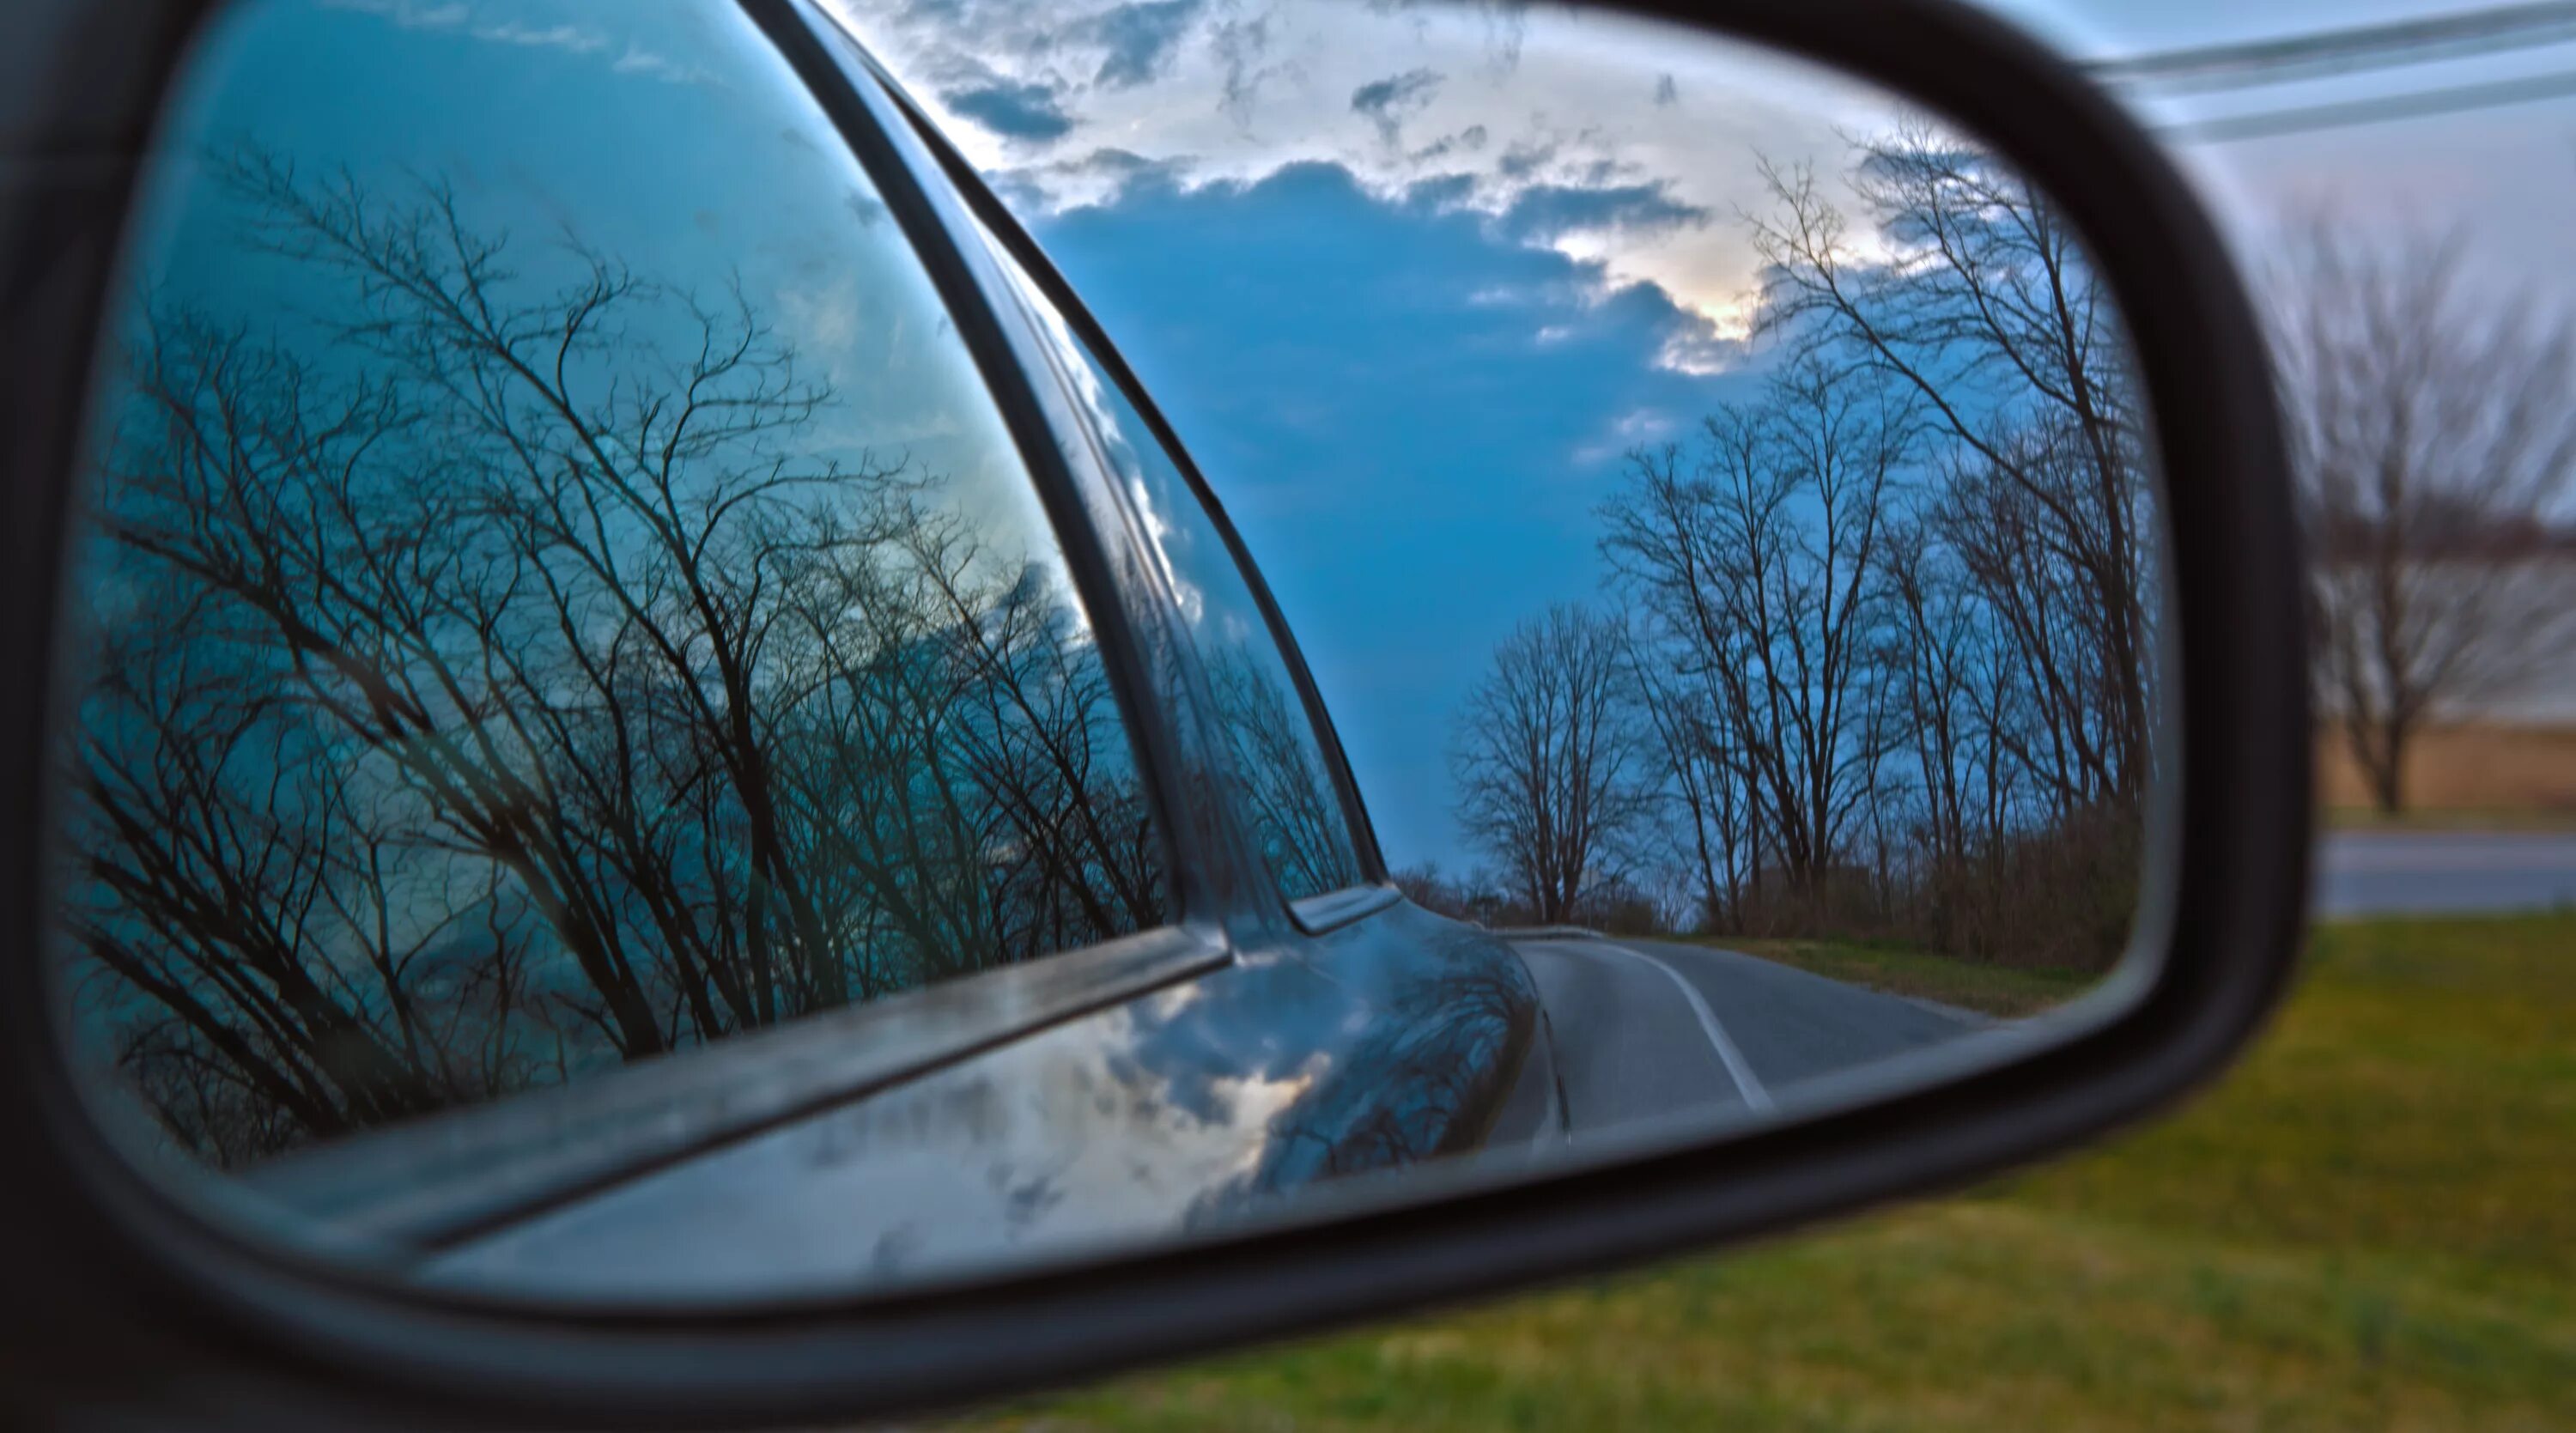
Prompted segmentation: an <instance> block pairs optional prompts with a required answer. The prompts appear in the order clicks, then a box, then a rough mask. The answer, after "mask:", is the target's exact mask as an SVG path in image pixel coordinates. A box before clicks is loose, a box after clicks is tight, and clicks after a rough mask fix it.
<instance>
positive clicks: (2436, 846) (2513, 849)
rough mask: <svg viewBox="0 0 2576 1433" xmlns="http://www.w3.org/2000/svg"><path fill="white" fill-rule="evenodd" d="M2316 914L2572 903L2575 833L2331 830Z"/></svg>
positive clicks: (2320, 864)
mask: <svg viewBox="0 0 2576 1433" xmlns="http://www.w3.org/2000/svg"><path fill="white" fill-rule="evenodd" d="M2315 875H2316V884H2315V895H2314V899H2315V902H2316V906H2315V909H2316V913H2317V914H2318V915H2320V916H2362V915H2397V914H2403V913H2408V912H2423V913H2426V914H2436V913H2443V914H2458V913H2463V912H2469V911H2510V910H2546V909H2548V908H2549V907H2551V906H2555V905H2563V904H2576V831H2335V832H2329V833H2328V834H2327V835H2326V836H2325V837H2324V838H2323V839H2322V840H2320V841H2319V842H2318V843H2317V855H2316V872H2315Z"/></svg>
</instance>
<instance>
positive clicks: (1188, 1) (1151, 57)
mask: <svg viewBox="0 0 2576 1433" xmlns="http://www.w3.org/2000/svg"><path fill="white" fill-rule="evenodd" d="M1205 4H1206V0H1155V3H1149V4H1139V5H1121V6H1119V7H1118V8H1116V9H1114V10H1109V11H1105V12H1103V13H1102V14H1100V15H1097V16H1094V17H1093V18H1092V19H1090V20H1088V21H1086V22H1085V23H1084V24H1083V27H1082V29H1083V35H1084V38H1087V39H1089V40H1091V41H1092V42H1093V43H1095V44H1097V45H1099V46H1100V47H1101V48H1103V49H1105V50H1107V51H1108V52H1109V53H1108V55H1107V56H1106V57H1105V58H1103V59H1102V60H1101V62H1100V70H1099V73H1097V74H1095V75H1093V76H1092V83H1094V84H1099V85H1107V86H1110V87H1111V88H1120V87H1124V86H1127V85H1141V84H1143V83H1145V82H1146V81H1147V80H1150V79H1152V78H1154V77H1155V76H1156V75H1157V74H1160V73H1161V72H1162V68H1163V62H1164V61H1165V60H1168V59H1170V58H1171V54H1172V49H1173V47H1174V46H1176V45H1178V44H1179V43H1180V40H1181V36H1182V35H1184V34H1186V33H1188V31H1189V28H1190V22H1191V21H1192V20H1194V19H1196V18H1198V13H1199V11H1200V10H1201V9H1203V8H1205Z"/></svg>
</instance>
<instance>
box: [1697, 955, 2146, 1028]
mask: <svg viewBox="0 0 2576 1433" xmlns="http://www.w3.org/2000/svg"><path fill="white" fill-rule="evenodd" d="M1678 938H1679V939H1682V940H1690V941H1694V942H1696V943H1698V944H1703V945H1719V946H1724V947H1725V948H1726V949H1728V950H1740V951H1743V952H1744V953H1746V954H1747V955H1758V956H1761V957H1762V958H1763V959H1765V960H1776V961H1778V962H1780V963H1781V964H1783V965H1794V966H1796V967H1798V968H1799V969H1801V970H1812V971H1814V972H1815V973H1816V974H1818V975H1828V976H1831V977H1833V978H1834V979H1836V980H1841V981H1847V982H1849V983H1851V984H1853V985H1860V986H1866V987H1868V988H1869V989H1871V990H1881V991H1885V992H1887V993H1888V994H1890V995H1908V996H1912V997H1914V998H1915V999H1918V1000H1937V1001H1939V1002H1941V1003H1942V1004H1944V1005H1956V1006H1959V1007H1960V1008H1962V1009H1966V1010H1976V1011H1981V1012H1983V1013H1985V1014H1988V1015H1994V1016H1999V1017H2003V1018H2006V1019H2010V1018H2012V1017H2014V1016H2019V1015H2035V1014H2037V1013H2039V1012H2040V1011H2042V1010H2047V1009H2050V1008H2052V1007H2055V1006H2058V1005H2063V1004H2065V1003H2066V1002H2067V1001H2069V1000H2072V999H2074V998H2075V997H2076V996H2078V995H2081V994H2083V993H2084V992H2085V991H2087V990H2090V989H2092V988H2093V987H2094V986H2095V985H2097V984H2099V983H2101V979H2102V977H2101V976H2100V975H2098V974H2086V973H2085V972H2083V971H2080V970H2017V969H2012V968H2009V967H2006V966H2000V965H1977V964H1973V963H1971V962H1968V961H1964V960H1952V959H1950V958H1949V957H1947V956H1940V955H1927V954H1925V953H1923V952H1921V951H1917V950H1907V949H1905V948H1903V947H1901V946H1891V945H1878V944H1873V943H1870V942H1866V941H1840V940H1744V939H1737V938H1734V937H1729V938H1726V939H1723V940H1716V939H1711V940H1699V939H1698V938H1697V937H1693V936H1682V937H1678ZM1665 939H1675V937H1669V936H1668V937H1665Z"/></svg>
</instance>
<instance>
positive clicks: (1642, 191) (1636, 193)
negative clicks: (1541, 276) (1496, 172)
mask: <svg viewBox="0 0 2576 1433" xmlns="http://www.w3.org/2000/svg"><path fill="white" fill-rule="evenodd" d="M1710 217H1711V216H1710V214H1709V211H1708V210H1706V209H1704V208H1702V207H1700V206H1699V205H1697V204H1690V203H1685V202H1683V201H1682V200H1680V199H1676V198H1674V197H1673V193H1672V186H1671V185H1669V184H1667V183H1665V182H1664V181H1662V180H1656V181H1655V182H1653V183H1651V184H1620V185H1612V186H1609V187H1606V188H1597V189H1587V188H1578V187H1576V186H1573V185H1566V184H1533V185H1531V186H1529V187H1528V188H1526V189H1523V190H1521V191H1520V192H1519V193H1518V194H1516V195H1514V196H1513V198H1512V201H1511V204H1510V206H1509V207H1508V208H1506V209H1504V210H1503V213H1502V217H1501V219H1500V220H1499V221H1498V222H1499V224H1500V226H1501V228H1502V231H1503V232H1504V233H1506V234H1509V235H1511V236H1512V237H1514V238H1517V239H1520V240H1522V241H1523V242H1527V243H1546V242H1549V241H1551V240H1554V239H1559V238H1562V237H1564V236H1565V235H1567V234H1577V233H1602V232H1607V231H1612V230H1616V231H1622V232H1626V233H1631V234H1637V233H1654V232H1658V231H1661V230H1667V229H1680V228H1690V229H1696V228H1700V227H1701V226H1703V225H1705V224H1707V223H1708V221H1709V218H1710Z"/></svg>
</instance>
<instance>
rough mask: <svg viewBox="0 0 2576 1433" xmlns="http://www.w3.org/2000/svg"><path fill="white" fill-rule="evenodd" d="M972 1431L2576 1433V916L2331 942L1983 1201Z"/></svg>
mask: <svg viewBox="0 0 2576 1433" xmlns="http://www.w3.org/2000/svg"><path fill="white" fill-rule="evenodd" d="M960 1426H961V1427H967V1428H975V1429H983V1430H1002V1429H1012V1430H1038V1429H1046V1430H1054V1433H1147V1430H1153V1433H1161V1430H1184V1429H1186V1430H1191V1433H1200V1430H1210V1433H1292V1430H1294V1433H1317V1431H1318V1430H1330V1433H1375V1430H1390V1433H1395V1430H1400V1433H1447V1430H1469V1429H1474V1430H1484V1429H1518V1430H1557V1429H1565V1430H1578V1429H1579V1430H1622V1429H1654V1430H1663V1429H1695V1428H1726V1429H1741V1430H1772V1429H1780V1430H1828V1429H1831V1430H1879V1429H1887V1430H1898V1429H1903V1430H1934V1433H1938V1430H1962V1433H1995V1430H1998V1429H2023V1428H2030V1429H2041V1428H2044V1429H2051V1430H2096V1429H2099V1430H2131V1429H2135V1430H2148V1429H2169V1428H2222V1429H2265V1430H2284V1431H2285V1433H2299V1430H2311V1429H2314V1430H2336V1433H2341V1430H2349V1429H2426V1430H2432V1429H2442V1430H2449V1429H2511V1430H2519V1429H2531V1430H2540V1429H2565V1428H2571V1427H2576V918H2570V917H2566V916H2554V917H2532V918H2518V919H2507V920H2490V921H2447V922H2390V923H2374V924H2367V925H2351V926H2341V927H2330V928H2328V929H2327V930H2325V931H2324V932H2323V933H2322V934H2321V935H2320V936H2319V938H2318V941H2317V949H2316V952H2315V956H2314V959H2313V961H2312V962H2311V965H2310V967H2309V969H2308V971H2307V973H2306V975H2305V976H2304V978H2303V980H2302V984H2301V988H2300V990H2299V992H2298V994H2297V995H2296V997H2295V998H2294V999H2293V1001H2292V1002H2291V1004H2290V1006H2289V1008H2288V1010H2287V1011H2286V1012H2285V1014H2284V1016H2283V1018H2282V1019H2281V1021H2280V1023H2279V1025H2278V1027H2277V1028H2276V1029H2275V1030H2273V1031H2272V1032H2271V1033H2270V1034H2269V1035H2268V1036H2267V1037H2266V1038H2265V1039H2264V1041H2263V1043H2262V1044H2261V1046H2260V1047H2259V1048H2258V1049H2257V1050H2256V1051H2255V1052H2254V1054H2253V1055H2252V1056H2251V1057H2250V1058H2249V1059H2248V1061H2247V1062H2246V1063H2245V1065H2244V1066H2243V1067H2242V1068H2241V1069H2239V1070H2238V1071H2237V1072H2235V1073H2234V1074H2233V1075H2231V1076H2230V1077H2229V1078H2228V1079H2227V1081H2226V1082H2225V1083H2224V1084H2223V1085H2221V1086H2220V1087H2219V1088H2218V1089H2217V1090H2216V1091H2214V1092H2213V1093H2211V1094H2210V1095H2209V1096H2208V1097H2207V1098H2205V1099H2203V1100H2201V1101H2199V1102H2198V1103H2196V1104H2194V1105H2192V1106H2191V1107H2190V1109H2189V1110H2188V1111H2187V1112H2185V1113H2184V1114H2183V1115H2181V1116H2180V1117H2179V1118H2177V1119H2174V1120H2172V1121H2170V1122H2167V1123H2163V1124H2159V1125H2156V1126H2154V1127H2152V1128H2150V1129H2147V1130H2145V1131H2143V1132H2141V1133H2138V1134H2134V1135H2131V1136H2127V1137H2125V1138H2122V1139H2119V1140H2117V1141H2116V1142H2114V1143H2112V1144H2109V1145H2108V1146H2106V1147H2104V1148H2102V1149H2100V1150H2098V1151H2096V1152H2094V1153H2091V1154H2088V1155H2084V1156H2081V1157H2078V1158H2075V1159H2071V1160H2068V1161H2064V1162H2061V1163H2059V1164H2056V1165H2053V1166H2050V1167H2048V1168H2044V1169H2041V1170H2038V1171H2035V1172H2032V1173H2029V1174H2026V1175H2022V1176H2019V1177H2017V1178H2015V1179H2012V1180H2010V1181H2008V1182H2005V1183H2003V1184H2000V1185H1996V1186H1992V1187H1989V1188H1986V1189H1983V1190H1980V1191H1978V1192H1976V1193H1974V1194H1971V1195H1967V1196H1964V1197H1960V1198H1955V1199H1951V1200H1948V1201H1946V1202H1942V1203H1938V1204H1933V1205H1929V1206H1922V1207H1917V1208H1913V1209H1908V1210H1902V1211H1898V1212H1894V1213H1890V1214H1885V1215H1880V1216H1877V1217H1874V1218H1871V1219H1868V1220H1865V1221H1863V1222H1860V1223H1856V1224H1852V1225H1847V1226H1843V1227H1841V1228H1840V1229H1838V1230H1837V1231H1835V1232H1833V1233H1831V1234H1829V1235H1824V1236H1817V1237H1809V1238H1804V1239H1799V1240H1795V1241H1791V1242H1785V1243H1781V1244H1777V1245H1773V1246H1770V1247H1767V1248H1763V1249H1757V1250H1754V1251H1752V1252H1749V1253H1741V1254H1736V1255H1733V1256H1726V1257H1718V1258H1702V1259H1695V1260H1690V1261H1687V1262H1682V1263H1677V1264H1673V1265H1668V1266H1665V1267H1663V1268H1660V1269H1658V1270H1656V1271H1654V1272H1651V1273H1648V1274H1645V1275H1642V1276H1633V1277H1629V1278H1625V1279H1620V1280H1615V1281H1605V1282H1602V1283H1599V1284H1597V1285H1592V1286H1587V1287H1582V1288H1577V1289H1572V1290H1567V1291H1561V1292H1556V1293H1551V1294H1544V1295H1540V1296H1537V1297H1533V1298H1526V1299H1521V1300H1516V1301H1513V1302H1509V1303H1504V1304H1499V1305H1495V1306H1492V1307H1488V1308H1483V1309H1479V1310H1476V1311H1472V1312H1468V1313H1463V1314H1457V1315H1453V1316H1450V1317H1447V1318H1443V1319H1440V1320H1436V1321H1430V1322H1422V1323H1414V1324H1407V1325H1402V1326H1397V1327H1391V1328H1386V1329H1381V1330H1378V1331H1375V1332H1369V1333H1362V1334H1357V1335H1345V1336H1342V1337H1338V1338H1332V1339H1327V1340H1322V1341H1318V1342H1313V1343H1307V1344H1301V1345H1297V1346H1294V1347H1289V1348H1284V1349H1278V1350H1274V1351H1270V1352H1266V1353H1261V1354H1256V1355H1251V1356H1244V1357H1236V1358H1231V1359H1228V1360H1225V1361H1222V1362H1217V1363H1211V1364H1206V1365H1202V1366H1198V1367H1194V1368H1188V1369H1183V1370H1180V1371H1178V1372H1171V1373H1165V1374H1160V1375H1157V1376H1153V1377H1148V1378H1141V1379H1134V1380H1129V1381H1126V1382H1122V1383H1118V1384H1114V1385H1110V1386H1107V1387H1103V1388H1098V1389H1094V1390H1090V1391H1087V1392H1083V1393H1079V1394H1075V1395H1072V1396H1070V1397H1065V1398H1060V1399H1057V1400H1053V1401H1050V1402H1046V1403H1042V1404H1032V1405H1028V1406H1024V1407H1020V1408H1016V1409H1011V1410H1005V1411H1000V1412H996V1413H993V1414H989V1415H987V1416H985V1417H984V1418H982V1419H980V1420H978V1421H975V1422H972V1423H969V1424H965V1425H960Z"/></svg>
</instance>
